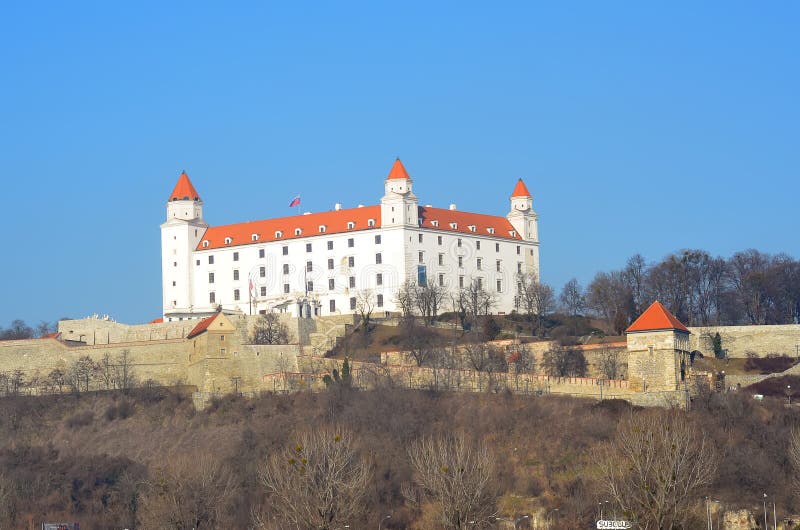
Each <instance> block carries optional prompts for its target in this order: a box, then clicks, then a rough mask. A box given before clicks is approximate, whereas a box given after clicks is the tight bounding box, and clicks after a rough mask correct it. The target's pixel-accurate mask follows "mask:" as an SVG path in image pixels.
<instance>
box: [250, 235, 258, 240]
mask: <svg viewBox="0 0 800 530" xmlns="http://www.w3.org/2000/svg"><path fill="white" fill-rule="evenodd" d="M258 237H259V236H258V234H251V235H250V240H251V241H258Z"/></svg>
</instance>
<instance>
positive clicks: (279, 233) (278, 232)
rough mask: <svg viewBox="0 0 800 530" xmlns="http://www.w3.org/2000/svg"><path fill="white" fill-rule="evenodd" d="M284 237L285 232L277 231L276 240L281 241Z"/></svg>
mask: <svg viewBox="0 0 800 530" xmlns="http://www.w3.org/2000/svg"><path fill="white" fill-rule="evenodd" d="M282 237H283V232H281V231H280V230H275V239H280V238H282Z"/></svg>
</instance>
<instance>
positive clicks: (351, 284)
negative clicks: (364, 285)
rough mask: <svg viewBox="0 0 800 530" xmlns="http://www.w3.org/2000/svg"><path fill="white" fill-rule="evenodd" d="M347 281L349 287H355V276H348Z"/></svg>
mask: <svg viewBox="0 0 800 530" xmlns="http://www.w3.org/2000/svg"><path fill="white" fill-rule="evenodd" d="M349 281H350V288H351V289H353V288H355V286H356V277H355V276H350V280H349Z"/></svg>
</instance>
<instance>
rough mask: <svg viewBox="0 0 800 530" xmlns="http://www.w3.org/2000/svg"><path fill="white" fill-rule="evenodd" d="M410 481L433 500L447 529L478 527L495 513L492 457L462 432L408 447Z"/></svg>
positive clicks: (432, 438) (426, 496)
mask: <svg viewBox="0 0 800 530" xmlns="http://www.w3.org/2000/svg"><path fill="white" fill-rule="evenodd" d="M408 455H409V459H410V461H411V467H412V469H413V470H414V480H415V482H416V484H417V485H418V486H419V488H420V489H421V490H422V494H423V496H424V497H425V498H428V499H430V500H431V501H434V502H436V503H437V505H438V507H439V509H440V520H441V523H442V525H443V526H444V527H445V528H448V529H462V528H468V527H471V526H472V527H481V526H483V525H486V524H488V522H489V518H490V516H491V515H492V514H493V513H495V503H496V501H497V494H496V492H495V491H494V490H493V488H492V485H491V479H492V460H491V457H490V455H489V452H488V450H487V449H486V446H485V445H483V444H482V443H477V444H473V443H471V442H470V441H469V440H467V438H466V437H465V436H464V435H463V434H456V435H447V436H441V437H436V438H434V437H425V438H422V439H420V440H417V441H415V442H413V443H412V445H411V447H410V448H409V450H408Z"/></svg>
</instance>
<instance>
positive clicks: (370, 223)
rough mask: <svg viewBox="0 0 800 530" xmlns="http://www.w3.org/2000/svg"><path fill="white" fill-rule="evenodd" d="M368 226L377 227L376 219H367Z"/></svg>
mask: <svg viewBox="0 0 800 530" xmlns="http://www.w3.org/2000/svg"><path fill="white" fill-rule="evenodd" d="M367 226H375V219H367Z"/></svg>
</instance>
